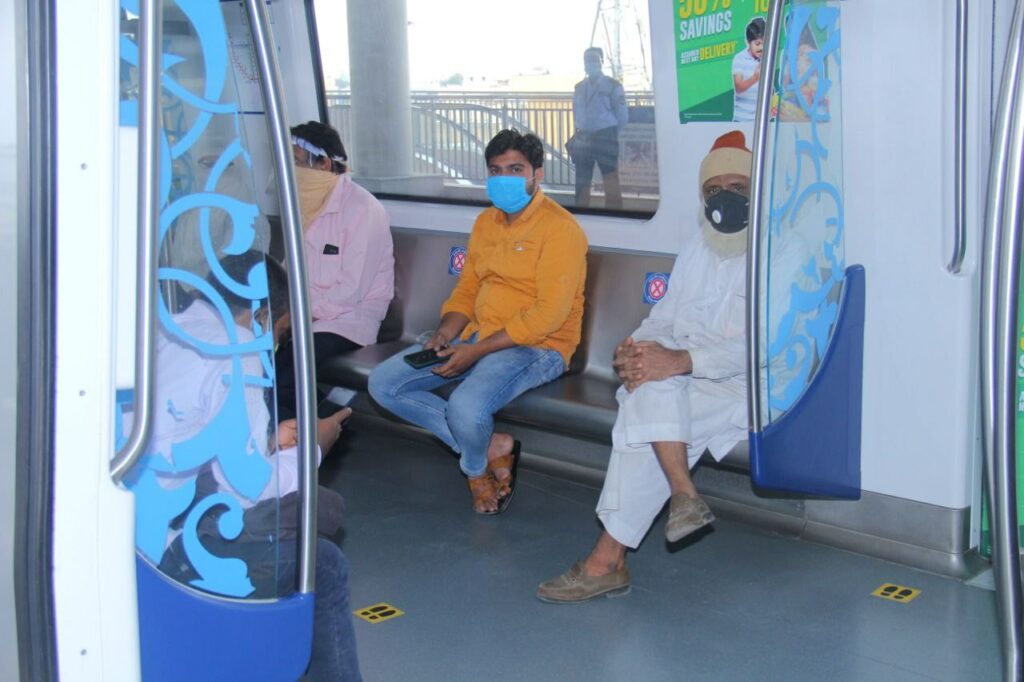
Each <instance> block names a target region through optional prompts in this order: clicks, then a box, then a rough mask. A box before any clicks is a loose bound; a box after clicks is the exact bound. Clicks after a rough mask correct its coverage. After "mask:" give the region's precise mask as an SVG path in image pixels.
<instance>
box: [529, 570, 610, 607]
mask: <svg viewBox="0 0 1024 682" xmlns="http://www.w3.org/2000/svg"><path fill="white" fill-rule="evenodd" d="M626 594H629V569H628V568H626V567H625V566H623V567H622V570H620V571H616V572H615V573H610V574H608V575H597V576H592V575H587V572H586V570H584V568H583V562H582V561H577V562H576V563H575V564H573V565H572V568H570V569H569V570H568V571H566V572H565V573H563V574H562V575H560V576H558V577H557V578H553V579H551V580H548V581H546V582H543V583H541V584H540V586H539V587H538V588H537V599H540V600H541V601H546V602H548V603H550V604H575V603H579V602H584V601H587V600H588V599H593V598H594V597H600V596H601V595H604V596H606V597H618V596H623V595H626Z"/></svg>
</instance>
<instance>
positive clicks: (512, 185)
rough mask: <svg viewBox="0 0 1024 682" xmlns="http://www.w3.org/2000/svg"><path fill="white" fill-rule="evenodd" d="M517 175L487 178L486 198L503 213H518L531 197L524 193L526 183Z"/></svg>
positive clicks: (525, 179) (524, 179)
mask: <svg viewBox="0 0 1024 682" xmlns="http://www.w3.org/2000/svg"><path fill="white" fill-rule="evenodd" d="M527 179H528V178H524V177H521V176H518V175H492V176H491V177H489V178H487V198H488V199H490V200H491V203H492V204H494V205H495V206H496V207H498V208H500V209H501V210H502V211H504V212H505V213H518V212H519V211H521V210H523V209H524V208H526V205H527V204H529V203H530V199H532V198H533V197H532V196H531V195H530V194H527V192H526V181H527Z"/></svg>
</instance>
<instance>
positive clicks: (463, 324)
mask: <svg viewBox="0 0 1024 682" xmlns="http://www.w3.org/2000/svg"><path fill="white" fill-rule="evenodd" d="M484 157H485V159H486V161H487V170H488V174H489V178H488V181H487V196H488V198H489V199H490V200H491V202H492V203H493V204H494V206H492V207H490V208H488V209H486V210H484V212H483V213H481V214H480V216H479V217H478V218H477V220H476V223H475V224H474V225H473V232H472V234H471V235H470V237H469V247H468V249H467V255H466V262H465V265H464V267H463V269H462V275H461V276H460V277H459V282H458V284H456V285H455V289H454V291H452V294H451V296H449V298H448V300H447V301H445V303H444V305H443V306H442V308H441V323H440V325H438V327H437V331H435V332H434V334H433V336H432V337H431V338H430V339H429V340H428V341H427V342H426V343H424V344H423V346H422V347H420V346H414V347H413V348H410V349H408V350H406V351H403V352H402V353H399V354H398V355H396V356H394V357H392V358H389V359H388V360H386V361H384V362H383V363H381V364H380V365H379V366H378V367H377V368H376V369H375V370H374V371H373V373H372V374H370V382H369V389H370V395H372V396H373V398H374V400H376V401H377V402H378V403H380V404H381V405H382V406H384V407H385V408H387V409H388V410H390V411H391V412H393V413H394V414H396V415H397V416H399V417H401V418H402V419H405V420H406V421H410V422H412V423H413V424H416V425H417V426H421V427H423V428H425V429H427V430H428V431H430V432H431V433H433V434H434V435H436V436H437V437H438V438H440V439H441V440H442V441H443V442H444V443H445V444H446V445H447V446H448V447H450V448H451V449H452V450H454V451H455V452H456V453H458V454H459V455H460V460H459V466H460V468H461V469H462V472H463V473H464V474H465V475H466V477H467V478H468V481H469V488H470V491H471V492H472V494H473V510H474V511H475V512H477V513H479V514H497V513H500V512H502V511H504V510H505V509H506V508H507V506H508V503H509V502H510V501H511V499H512V493H513V492H514V490H515V471H516V465H517V463H518V455H519V448H518V443H515V442H514V441H513V439H512V436H510V435H509V434H505V433H494V413H495V412H497V411H498V410H500V409H501V408H502V407H503V406H505V405H507V404H508V403H509V402H510V401H512V400H513V399H514V398H515V397H516V396H518V395H520V394H522V393H524V392H525V391H528V390H530V389H531V388H535V387H536V386H540V385H541V384H544V383H547V382H549V381H551V380H552V379H555V378H557V377H559V376H560V375H561V374H563V373H564V372H565V370H566V367H568V364H569V360H570V358H571V357H572V354H573V352H574V351H575V350H576V346H577V345H578V344H579V341H580V329H581V325H582V319H583V284H584V280H586V274H587V261H586V255H587V238H586V235H584V233H583V230H582V229H580V226H579V225H578V224H577V223H576V219H575V218H573V216H572V215H571V214H570V213H569V212H568V211H566V210H565V209H563V208H562V207H561V206H559V205H558V204H557V203H555V202H554V201H552V200H551V199H549V198H548V197H547V196H545V195H544V192H543V191H542V190H541V189H540V183H541V181H543V179H544V169H543V167H542V166H543V163H544V147H543V144H542V143H541V141H540V139H539V138H538V137H537V136H536V135H532V134H527V135H521V134H520V133H519V132H518V131H516V130H503V131H501V132H500V133H498V134H497V135H496V136H495V137H494V139H492V140H491V141H490V142H489V143H488V145H487V149H486V150H485V151H484ZM420 350H428V351H430V350H432V351H436V355H437V359H438V362H437V364H434V365H431V366H427V367H420V368H416V367H413V366H411V365H410V364H409V363H408V362H407V361H406V360H405V356H406V355H409V354H411V353H413V352H416V351H420ZM452 381H460V382H461V384H460V385H459V386H458V388H456V389H455V391H453V392H452V394H451V397H450V398H448V399H447V400H445V399H444V398H442V397H440V396H438V395H436V394H435V393H433V392H432V391H433V389H436V388H437V387H439V386H441V385H443V384H446V383H449V382H452Z"/></svg>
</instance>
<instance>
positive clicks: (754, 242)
mask: <svg viewBox="0 0 1024 682" xmlns="http://www.w3.org/2000/svg"><path fill="white" fill-rule="evenodd" d="M784 4H785V0H771V5H769V7H768V20H767V25H766V27H765V43H764V51H763V52H762V56H761V80H760V83H761V87H760V88H758V91H757V109H756V110H755V113H754V140H753V142H752V144H751V147H752V151H753V153H754V165H753V168H752V169H751V175H750V219H749V222H748V224H749V227H748V228H747V416H748V418H749V420H750V431H751V433H760V431H761V427H762V419H761V371H760V366H761V360H760V358H761V308H760V298H761V234H762V232H763V225H762V216H763V215H764V210H763V207H764V188H765V184H766V182H765V161H766V152H767V149H768V122H769V121H768V119H769V117H770V115H771V99H772V86H773V85H774V84H775V83H774V81H775V78H774V76H775V65H776V63H777V61H778V53H779V34H780V33H781V32H782V8H783V5H784Z"/></svg>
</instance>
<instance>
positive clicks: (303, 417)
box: [245, 0, 317, 592]
mask: <svg viewBox="0 0 1024 682" xmlns="http://www.w3.org/2000/svg"><path fill="white" fill-rule="evenodd" d="M245 5H246V10H247V11H248V14H249V29H250V31H251V32H252V39H253V47H254V48H255V52H256V58H257V62H258V64H259V69H260V84H261V85H262V87H263V102H264V105H265V106H266V112H267V124H268V132H269V134H270V142H271V146H273V148H274V166H275V170H276V171H277V180H278V186H279V190H280V192H279V194H280V198H281V224H282V227H283V230H282V232H283V234H284V243H285V257H286V259H287V262H288V273H289V293H290V301H291V318H292V346H293V348H294V349H295V386H296V397H297V399H298V406H297V408H298V409H297V413H298V422H299V499H300V505H301V506H300V509H299V515H300V521H301V523H300V525H299V567H298V590H299V592H312V591H313V590H314V587H315V580H316V492H317V456H316V455H317V444H316V394H315V386H314V375H313V374H314V365H313V329H312V327H313V325H312V321H311V319H310V314H309V302H308V297H307V295H306V292H307V291H308V289H307V287H306V265H305V259H304V257H303V254H302V219H301V217H300V213H299V199H298V193H297V192H296V189H295V187H296V186H295V173H294V170H293V169H292V143H291V134H290V133H289V129H288V117H287V115H286V114H285V110H284V102H283V100H282V96H281V93H282V92H283V90H282V86H281V70H280V68H279V67H278V63H277V52H276V47H275V45H276V43H275V42H274V36H273V33H272V32H271V27H270V18H269V16H268V14H267V5H266V1H265V0H246V3H245Z"/></svg>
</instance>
